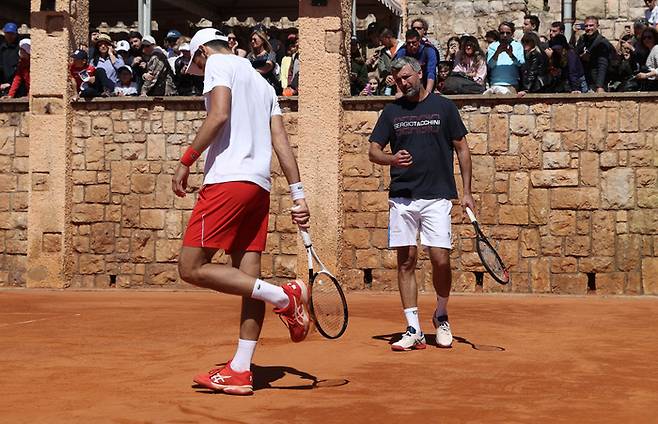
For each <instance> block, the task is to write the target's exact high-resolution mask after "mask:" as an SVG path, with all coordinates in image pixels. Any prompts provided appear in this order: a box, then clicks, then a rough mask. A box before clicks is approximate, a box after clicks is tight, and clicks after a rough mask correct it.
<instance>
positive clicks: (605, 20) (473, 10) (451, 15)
mask: <svg viewBox="0 0 658 424" xmlns="http://www.w3.org/2000/svg"><path fill="white" fill-rule="evenodd" d="M575 3H576V19H577V20H582V19H584V18H585V17H586V16H589V15H594V16H598V17H599V18H600V26H601V32H602V33H603V35H605V36H606V37H608V38H609V39H618V38H619V37H620V36H621V35H622V34H623V32H624V27H625V26H626V25H631V28H632V25H633V24H632V22H633V20H635V19H637V18H641V17H644V10H645V9H646V8H645V7H644V2H643V1H642V0H608V1H602V0H578V1H577V2H575ZM407 4H408V13H409V15H408V16H409V23H411V20H413V19H414V18H416V17H422V18H425V19H426V20H427V21H428V22H429V24H430V26H429V32H430V36H432V37H433V38H435V39H436V40H438V41H439V43H440V45H441V54H442V55H443V53H444V52H445V45H446V43H447V41H448V38H449V37H450V36H452V35H461V34H464V33H469V34H471V35H475V36H477V37H478V38H480V39H481V40H483V39H484V34H485V33H486V32H487V31H489V30H491V29H497V28H498V24H499V23H500V22H502V21H512V22H514V23H515V24H516V26H517V27H518V30H519V31H517V38H520V34H521V25H522V24H523V17H524V16H525V15H526V14H532V15H537V16H538V17H539V19H540V21H541V26H540V28H539V33H540V34H544V35H548V29H549V27H550V24H551V22H553V21H560V20H562V18H561V14H562V1H561V0H454V1H453V0H408V1H407Z"/></svg>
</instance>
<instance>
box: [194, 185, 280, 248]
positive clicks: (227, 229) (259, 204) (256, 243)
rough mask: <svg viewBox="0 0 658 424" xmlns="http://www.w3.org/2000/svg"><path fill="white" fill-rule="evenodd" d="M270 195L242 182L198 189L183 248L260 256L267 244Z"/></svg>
mask: <svg viewBox="0 0 658 424" xmlns="http://www.w3.org/2000/svg"><path fill="white" fill-rule="evenodd" d="M269 212H270V193H269V192H268V191H267V190H265V189H263V188H262V187H260V186H258V185H257V184H254V183H251V182H245V181H231V182H227V183H218V184H208V185H205V186H203V188H201V191H200V192H199V197H198V199H197V202H196V205H194V210H193V211H192V216H191V217H190V222H189V223H188V224H187V229H186V230H185V236H184V237H183V246H187V247H207V248H211V249H222V250H224V251H226V252H227V253H232V252H239V251H251V252H262V251H264V250H265V242H266V240H267V222H268V218H269Z"/></svg>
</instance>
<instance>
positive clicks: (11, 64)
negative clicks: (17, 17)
mask: <svg viewBox="0 0 658 424" xmlns="http://www.w3.org/2000/svg"><path fill="white" fill-rule="evenodd" d="M2 31H3V32H4V33H5V41H4V42H3V43H2V44H0V95H2V94H3V93H6V92H7V91H8V90H9V87H10V86H11V83H12V81H13V80H14V74H15V73H16V66H18V50H19V47H18V34H17V32H18V27H17V26H16V24H15V23H13V22H9V23H7V24H5V26H4V27H3V28H2Z"/></svg>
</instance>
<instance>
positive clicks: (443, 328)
mask: <svg viewBox="0 0 658 424" xmlns="http://www.w3.org/2000/svg"><path fill="white" fill-rule="evenodd" d="M432 322H433V323H434V327H435V328H436V344H437V345H438V346H439V347H443V348H447V347H452V331H450V323H449V322H448V316H447V315H443V316H440V317H437V316H436V315H434V317H433V318H432Z"/></svg>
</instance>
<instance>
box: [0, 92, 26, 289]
mask: <svg viewBox="0 0 658 424" xmlns="http://www.w3.org/2000/svg"><path fill="white" fill-rule="evenodd" d="M27 109H28V103H27V101H26V100H22V101H3V102H0V287H7V286H23V285H25V268H26V261H27V230H26V229H27V204H28V190H29V184H30V181H29V168H28V160H29V158H28V156H29V142H28V136H29V125H28V118H27Z"/></svg>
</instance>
